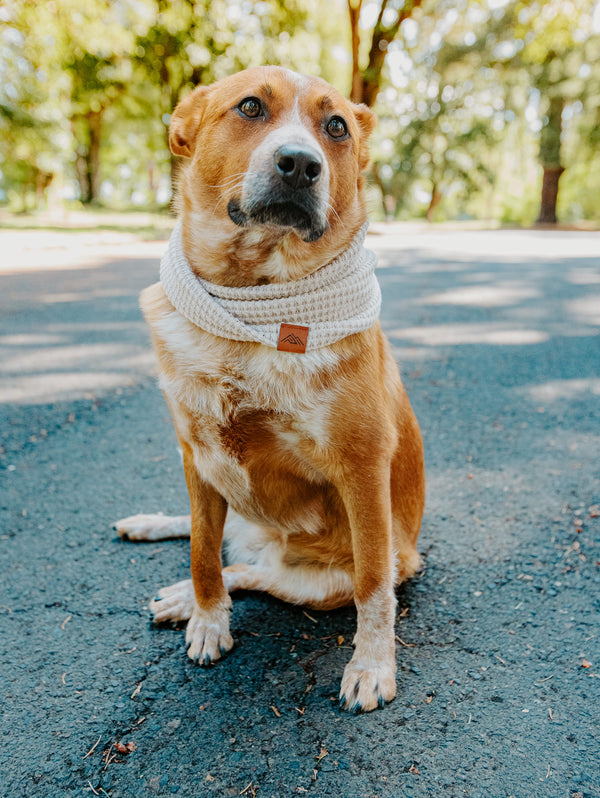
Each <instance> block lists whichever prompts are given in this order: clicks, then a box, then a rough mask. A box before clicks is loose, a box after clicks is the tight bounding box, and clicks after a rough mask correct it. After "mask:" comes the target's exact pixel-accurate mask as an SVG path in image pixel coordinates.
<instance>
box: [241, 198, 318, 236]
mask: <svg viewBox="0 0 600 798" xmlns="http://www.w3.org/2000/svg"><path fill="white" fill-rule="evenodd" d="M227 213H228V214H229V218H230V219H231V221H232V222H234V224H237V225H238V226H239V227H249V226H250V225H252V224H265V225H275V226H276V227H287V228H290V227H291V228H292V229H294V230H295V231H296V232H297V233H298V235H299V236H300V238H302V240H303V241H306V242H311V241H317V240H318V239H319V238H321V236H322V235H323V233H324V232H325V231H326V229H327V224H326V222H325V221H322V220H320V219H319V218H318V214H316V213H314V212H311V210H310V209H308V208H306V207H304V206H303V205H300V204H299V203H297V202H294V201H292V200H282V201H274V202H268V203H265V204H259V205H254V206H251V207H250V208H245V209H243V208H242V205H241V203H240V202H239V200H236V199H231V200H229V203H228V204H227Z"/></svg>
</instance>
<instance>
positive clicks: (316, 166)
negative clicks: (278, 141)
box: [275, 145, 323, 188]
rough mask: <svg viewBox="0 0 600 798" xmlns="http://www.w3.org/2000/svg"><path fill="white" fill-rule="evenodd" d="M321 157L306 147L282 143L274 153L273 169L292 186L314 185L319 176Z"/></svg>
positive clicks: (304, 186) (305, 186)
mask: <svg viewBox="0 0 600 798" xmlns="http://www.w3.org/2000/svg"><path fill="white" fill-rule="evenodd" d="M322 166H323V159H322V158H321V156H320V155H319V153H318V152H316V150H312V149H309V148H308V147H298V146H291V145H284V146H283V147H280V148H279V149H278V150H277V151H276V153H275V169H276V171H277V174H278V175H279V176H280V177H281V179H282V180H283V182H284V183H287V185H288V186H292V188H308V187H309V186H314V184H315V183H316V182H317V181H318V180H319V177H320V176H321V169H322Z"/></svg>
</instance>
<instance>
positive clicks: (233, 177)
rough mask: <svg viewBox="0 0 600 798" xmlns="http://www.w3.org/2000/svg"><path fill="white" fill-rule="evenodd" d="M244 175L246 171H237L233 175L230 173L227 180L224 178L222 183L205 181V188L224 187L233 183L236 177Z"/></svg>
mask: <svg viewBox="0 0 600 798" xmlns="http://www.w3.org/2000/svg"><path fill="white" fill-rule="evenodd" d="M245 176H246V172H238V173H237V174H235V175H231V177H230V178H229V179H228V180H225V181H224V182H223V183H215V184H212V183H207V184H206V186H207V188H226V187H227V186H229V185H231V183H235V182H236V180H238V178H240V177H241V178H242V179H243V178H244V177H245Z"/></svg>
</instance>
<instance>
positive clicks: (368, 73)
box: [348, 0, 423, 107]
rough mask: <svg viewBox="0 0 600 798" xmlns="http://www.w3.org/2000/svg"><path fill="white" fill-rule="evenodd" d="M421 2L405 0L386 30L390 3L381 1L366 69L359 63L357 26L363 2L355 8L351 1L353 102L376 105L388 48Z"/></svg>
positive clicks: (350, 0) (358, 32) (349, 4)
mask: <svg viewBox="0 0 600 798" xmlns="http://www.w3.org/2000/svg"><path fill="white" fill-rule="evenodd" d="M422 3H423V0H406V2H405V3H404V6H403V7H402V9H401V10H400V11H399V12H397V13H398V16H397V18H396V20H395V21H394V22H393V23H392V24H391V25H389V26H388V27H384V25H383V16H384V13H385V11H386V8H387V5H388V0H381V6H380V8H379V14H378V17H377V22H376V23H375V27H374V28H373V32H372V34H371V47H370V49H369V63H368V65H367V67H366V68H365V69H361V68H360V63H359V54H360V53H359V50H360V47H359V45H360V30H359V26H358V23H359V17H360V10H361V5H362V0H359V2H358V5H353V4H352V0H348V13H349V15H350V32H351V35H352V90H351V93H350V99H351V100H352V102H355V103H365V104H366V105H368V106H369V107H371V106H373V105H374V104H375V100H376V99H377V94H378V93H379V87H380V85H381V73H382V72H383V66H384V64H385V57H386V55H387V51H388V48H389V46H390V44H391V43H392V42H393V41H394V39H395V38H396V36H397V35H398V31H399V30H400V26H401V25H402V23H403V22H404V20H405V19H408V17H410V16H411V14H412V12H413V11H414V10H415V8H419V6H420V5H421V4H422Z"/></svg>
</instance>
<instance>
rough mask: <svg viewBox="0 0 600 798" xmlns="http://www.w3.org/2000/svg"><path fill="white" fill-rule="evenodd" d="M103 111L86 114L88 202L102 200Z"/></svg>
mask: <svg viewBox="0 0 600 798" xmlns="http://www.w3.org/2000/svg"><path fill="white" fill-rule="evenodd" d="M102 110H103V109H101V110H99V111H88V113H87V114H86V119H87V124H88V128H89V136H90V143H89V148H88V155H87V175H88V185H89V199H88V202H97V201H98V200H99V199H100V139H101V134H102Z"/></svg>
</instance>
